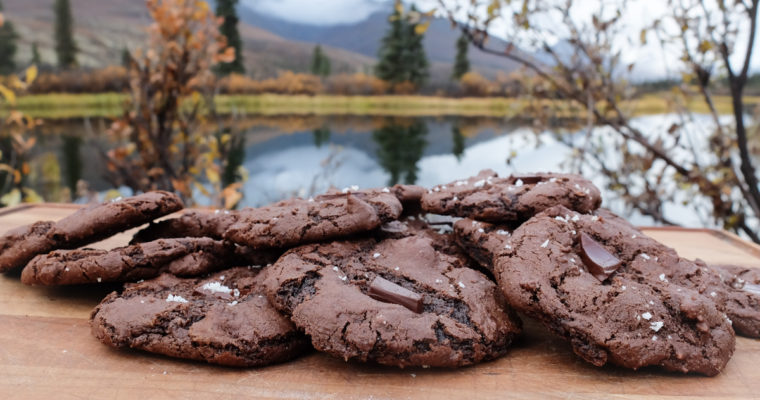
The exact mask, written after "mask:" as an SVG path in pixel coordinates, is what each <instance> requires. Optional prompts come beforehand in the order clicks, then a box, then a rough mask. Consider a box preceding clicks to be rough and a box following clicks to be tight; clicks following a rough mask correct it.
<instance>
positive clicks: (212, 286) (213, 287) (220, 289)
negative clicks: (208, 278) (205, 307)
mask: <svg viewBox="0 0 760 400" xmlns="http://www.w3.org/2000/svg"><path fill="white" fill-rule="evenodd" d="M220 278H221V277H220ZM201 290H208V291H209V292H211V293H226V294H230V293H232V289H230V288H228V287H227V286H224V285H222V284H221V283H220V282H207V283H205V284H204V285H203V286H201Z"/></svg>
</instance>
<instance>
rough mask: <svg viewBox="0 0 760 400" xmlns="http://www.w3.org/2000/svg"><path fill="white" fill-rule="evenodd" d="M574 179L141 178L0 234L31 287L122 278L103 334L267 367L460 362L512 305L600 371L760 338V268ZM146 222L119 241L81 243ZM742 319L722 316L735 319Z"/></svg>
mask: <svg viewBox="0 0 760 400" xmlns="http://www.w3.org/2000/svg"><path fill="white" fill-rule="evenodd" d="M600 204H601V195H600V192H599V190H598V189H597V188H596V187H594V186H593V184H591V183H590V182H589V181H587V180H585V179H583V178H582V177H580V176H576V175H566V174H535V175H513V176H510V177H508V178H500V177H498V176H497V175H496V174H494V173H493V172H491V171H483V172H481V173H480V174H479V175H477V176H475V177H472V178H469V179H464V180H460V181H455V182H452V183H449V184H445V185H439V186H436V187H434V188H432V189H430V190H427V189H424V188H421V187H418V186H410V185H396V186H394V187H390V188H382V189H368V190H358V188H355V187H354V188H346V189H344V190H342V191H337V190H336V191H330V192H328V193H326V194H324V195H320V196H315V197H313V198H309V199H290V200H285V201H282V202H279V203H275V204H272V205H269V206H266V207H261V208H248V209H243V210H240V211H216V212H202V211H187V212H185V213H184V214H182V215H181V216H179V217H176V218H172V219H166V220H163V221H159V222H153V221H154V220H156V219H157V218H159V217H161V216H164V215H167V214H170V213H173V212H175V211H177V210H179V209H180V208H182V204H181V202H180V201H179V199H178V198H176V196H174V195H172V194H169V193H165V192H152V193H146V194H143V195H140V196H135V197H133V198H128V199H120V200H118V201H114V202H108V203H104V204H100V205H96V206H92V207H89V208H86V209H82V210H80V211H78V212H77V213H75V214H74V215H72V216H70V217H68V218H65V219H63V220H61V221H59V222H56V223H53V222H38V223H35V224H33V225H30V226H27V227H22V228H19V229H16V230H13V231H11V232H8V233H7V234H6V235H5V236H4V237H2V238H0V271H3V272H4V271H9V270H13V269H17V268H21V267H23V271H22V274H21V279H22V281H23V282H24V283H27V284H32V285H66V284H81V283H94V284H97V283H100V282H124V283H126V284H125V287H124V289H123V290H122V291H120V292H114V293H112V294H110V295H109V296H108V297H106V298H105V299H104V300H103V301H102V302H101V304H100V305H98V306H97V307H96V309H95V310H94V311H93V313H92V331H93V334H94V335H95V336H96V337H97V338H98V339H99V340H101V341H102V342H103V343H105V344H108V345H112V346H115V347H121V348H136V349H142V350H145V351H149V352H155V353H160V354H165V355H169V356H173V357H180V358H187V359H193V360H205V361H207V362H211V363H216V364H222V365H231V366H262V365H266V364H269V363H274V362H281V361H285V360H287V359H290V358H293V357H295V356H297V355H299V354H302V353H303V352H305V351H308V349H309V348H310V346H309V343H310V344H311V347H313V348H315V349H316V350H318V351H321V352H325V353H328V354H330V355H332V356H335V357H339V358H342V359H345V360H347V361H348V360H354V361H362V362H375V363H379V364H384V365H392V366H399V367H408V366H422V367H428V366H431V367H459V366H466V365H471V364H474V363H477V362H480V361H484V360H489V359H493V358H497V357H500V356H503V355H504V354H506V353H507V351H508V349H509V346H510V344H511V343H512V342H513V340H514V339H515V338H516V337H517V336H518V335H519V334H520V331H521V322H520V319H519V318H518V316H517V313H516V312H515V311H517V312H519V313H522V314H524V315H525V316H527V317H529V318H535V319H537V320H538V321H540V322H541V323H542V324H544V325H545V326H546V327H547V328H548V329H549V330H550V331H552V332H554V333H555V334H557V335H559V336H561V337H564V338H566V339H567V340H568V341H569V342H570V345H571V346H572V348H573V350H574V351H575V353H576V354H578V355H579V356H580V357H581V358H583V359H584V360H586V361H588V362H590V363H592V364H594V365H597V366H602V365H604V364H606V363H612V364H616V365H620V366H623V367H627V368H633V369H637V368H640V367H643V366H649V365H654V366H660V367H663V368H665V369H667V370H673V371H681V372H695V373H701V374H705V375H715V374H717V373H719V372H720V371H721V369H722V368H723V367H724V366H725V365H726V363H727V362H728V359H729V358H730V357H731V355H732V353H733V350H734V341H735V338H734V329H736V332H738V333H739V334H743V335H747V336H750V337H758V336H760V289H758V288H760V276H758V275H757V274H756V273H754V271H752V270H746V269H736V268H734V267H730V266H721V267H716V266H707V265H705V264H704V263H703V262H701V261H689V260H685V259H683V258H680V257H679V256H678V255H677V254H676V253H675V252H674V251H673V250H672V249H670V248H668V247H666V246H664V245H662V244H660V243H658V242H656V241H654V240H652V239H651V238H648V237H646V236H645V235H643V234H642V233H641V232H640V231H639V230H637V229H636V228H635V227H633V226H631V225H630V224H629V223H628V222H627V221H625V220H624V219H622V218H620V217H618V216H616V215H614V214H612V213H611V212H609V211H606V210H603V209H599V206H600ZM148 222H150V225H148V226H147V227H146V228H144V229H143V230H141V231H140V232H138V233H137V234H136V235H135V236H134V238H133V240H132V242H131V243H130V245H129V246H126V247H121V248H116V249H112V250H108V251H106V250H93V249H86V248H79V247H81V246H84V245H86V244H88V243H92V242H94V241H97V240H101V239H103V238H105V237H107V236H109V235H112V234H114V233H116V232H119V231H123V230H126V229H129V228H132V227H135V226H138V225H141V224H144V223H148ZM732 322H733V327H732Z"/></svg>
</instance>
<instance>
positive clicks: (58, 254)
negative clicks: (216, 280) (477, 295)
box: [21, 238, 278, 286]
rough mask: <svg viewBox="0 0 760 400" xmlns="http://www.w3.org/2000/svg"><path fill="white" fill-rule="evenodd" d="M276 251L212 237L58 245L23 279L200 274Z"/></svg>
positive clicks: (62, 281) (267, 257)
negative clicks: (74, 246) (103, 246)
mask: <svg viewBox="0 0 760 400" xmlns="http://www.w3.org/2000/svg"><path fill="white" fill-rule="evenodd" d="M277 255H278V253H277V252H274V251H268V250H252V249H249V248H245V247H241V246H236V245H235V244H232V243H229V242H223V241H219V240H214V239H210V238H174V239H158V240H154V241H152V242H145V243H139V244H134V245H130V246H126V247H119V248H115V249H112V250H97V249H76V250H56V251H53V252H50V253H49V254H43V255H39V256H37V257H35V258H34V259H33V260H32V261H30V262H29V264H27V266H26V267H25V268H24V270H23V271H22V272H21V282H23V283H25V284H27V285H46V286H55V285H73V284H82V283H96V282H97V283H100V282H131V281H136V280H139V279H148V278H154V277H156V276H158V275H160V274H161V273H164V272H168V273H171V274H174V275H177V276H185V277H191V276H201V275H204V274H208V273H211V272H215V271H218V270H221V269H226V268H230V267H236V266H248V265H265V264H268V263H271V262H274V261H275V260H276V259H277Z"/></svg>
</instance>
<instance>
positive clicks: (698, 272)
mask: <svg viewBox="0 0 760 400" xmlns="http://www.w3.org/2000/svg"><path fill="white" fill-rule="evenodd" d="M597 214H598V216H599V218H600V219H601V220H602V221H603V222H604V224H605V225H608V226H609V227H610V229H616V230H618V231H619V232H620V233H621V235H623V236H622V237H623V238H626V240H625V241H626V242H628V243H629V244H630V246H629V248H630V249H637V250H636V251H637V253H639V254H641V255H640V256H641V257H642V258H646V257H650V258H653V261H654V262H653V263H652V262H650V263H646V264H643V265H642V266H641V267H640V268H638V269H637V271H636V272H637V273H639V274H641V275H644V276H647V277H649V279H657V280H660V279H665V280H668V281H670V282H672V283H675V284H677V285H681V286H685V287H688V288H691V289H694V290H696V291H697V292H699V293H700V294H702V295H703V296H705V297H708V298H709V299H711V300H712V301H714V302H715V303H716V304H717V305H718V309H719V310H721V311H723V312H724V313H726V315H728V318H729V319H730V320H731V321H732V324H733V328H734V330H735V331H736V333H738V334H740V335H743V336H748V337H754V338H757V337H760V290H757V288H756V287H753V286H752V285H753V284H752V283H750V285H748V286H746V287H745V286H744V285H743V284H744V283H747V282H748V281H749V282H755V283H760V274H758V272H756V271H755V270H752V269H747V268H742V267H737V266H713V267H710V266H708V265H706V264H705V263H704V261H702V260H699V259H698V260H695V261H690V260H686V259H683V258H680V257H678V254H677V253H676V252H675V250H673V249H671V248H669V247H667V246H665V245H663V244H662V243H660V242H658V241H656V240H654V239H652V238H650V237H649V236H646V235H644V234H643V233H641V231H639V230H638V229H637V228H636V227H634V226H632V225H631V224H630V223H629V222H628V221H626V220H625V219H623V218H621V217H619V216H617V215H615V214H613V213H612V212H610V211H608V210H599V211H598V213H597ZM634 255H635V254H633V255H629V256H634Z"/></svg>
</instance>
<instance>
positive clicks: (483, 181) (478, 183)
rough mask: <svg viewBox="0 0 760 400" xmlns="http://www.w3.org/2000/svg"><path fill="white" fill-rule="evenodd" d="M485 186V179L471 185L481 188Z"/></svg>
mask: <svg viewBox="0 0 760 400" xmlns="http://www.w3.org/2000/svg"><path fill="white" fill-rule="evenodd" d="M485 184H486V180H485V179H481V180H479V181H477V182H475V183H473V184H472V186H475V187H483V186H484V185H485Z"/></svg>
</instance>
